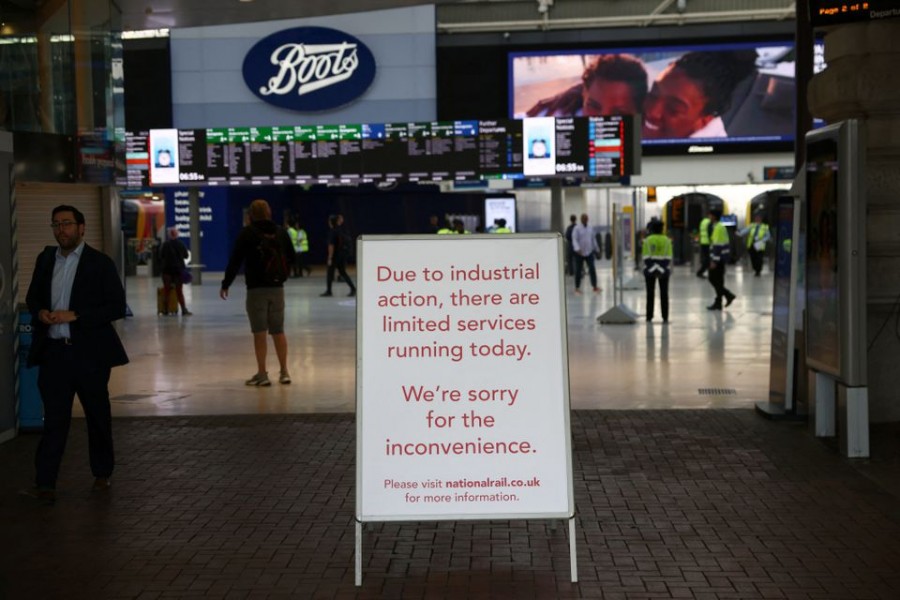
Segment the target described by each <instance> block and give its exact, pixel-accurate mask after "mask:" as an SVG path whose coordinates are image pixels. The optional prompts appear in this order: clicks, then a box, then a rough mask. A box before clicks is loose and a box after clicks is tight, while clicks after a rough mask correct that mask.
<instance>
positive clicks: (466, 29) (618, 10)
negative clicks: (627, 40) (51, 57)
mask: <svg viewBox="0 0 900 600" xmlns="http://www.w3.org/2000/svg"><path fill="white" fill-rule="evenodd" d="M7 1H8V0H7ZM18 1H19V2H22V1H28V0H18ZM116 4H117V5H118V6H119V7H120V8H121V10H122V24H123V28H124V29H157V28H178V27H197V26H202V25H224V24H229V23H246V22H252V21H268V20H277V19H292V18H305V17H316V16H322V15H333V14H342V13H351V12H359V11H366V10H378V9H385V8H396V7H407V6H416V5H424V4H435V5H436V7H437V11H436V12H437V23H436V28H437V31H438V32H439V33H476V32H498V31H499V32H504V31H541V30H543V31H548V30H559V29H583V28H599V27H649V26H657V25H687V24H698V23H723V22H745V21H763V20H764V21H772V20H786V19H788V20H789V19H793V18H794V16H795V12H796V2H791V1H789V0H436V1H433V2H421V1H419V0H301V1H295V2H288V1H285V0H252V1H249V2H247V1H242V0H116Z"/></svg>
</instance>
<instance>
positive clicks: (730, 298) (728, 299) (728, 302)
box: [725, 294, 737, 306]
mask: <svg viewBox="0 0 900 600" xmlns="http://www.w3.org/2000/svg"><path fill="white" fill-rule="evenodd" d="M735 298H737V296H735V295H734V294H732V295H730V296H727V297H726V298H725V306H731V303H732V302H734V299H735Z"/></svg>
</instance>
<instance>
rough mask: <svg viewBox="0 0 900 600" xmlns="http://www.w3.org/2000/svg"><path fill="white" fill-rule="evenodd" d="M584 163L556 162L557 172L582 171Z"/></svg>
mask: <svg viewBox="0 0 900 600" xmlns="http://www.w3.org/2000/svg"><path fill="white" fill-rule="evenodd" d="M584 171H585V168H584V165H582V164H580V163H576V162H564V163H556V172H557V173H584Z"/></svg>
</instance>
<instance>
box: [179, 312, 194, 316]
mask: <svg viewBox="0 0 900 600" xmlns="http://www.w3.org/2000/svg"><path fill="white" fill-rule="evenodd" d="M193 314H194V313H192V312H191V311H189V310H183V311H181V316H182V317H190V316H191V315H193Z"/></svg>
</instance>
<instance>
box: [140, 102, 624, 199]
mask: <svg viewBox="0 0 900 600" xmlns="http://www.w3.org/2000/svg"><path fill="white" fill-rule="evenodd" d="M530 121H531V119H525V120H524V121H523V120H520V119H499V120H468V121H425V122H403V123H363V124H338V125H288V126H274V127H221V128H209V129H151V130H150V131H137V132H126V134H125V147H126V161H125V163H126V165H125V166H126V173H125V177H124V178H123V182H124V184H126V185H127V186H128V187H132V188H144V187H147V186H149V185H172V184H178V183H181V184H194V185H263V184H273V183H274V184H284V183H294V184H298V185H307V184H312V183H322V184H342V185H345V184H346V185H352V184H357V183H378V182H388V183H391V182H395V181H410V182H431V181H455V182H459V181H476V180H479V179H521V178H523V177H525V176H526V175H528V174H530V173H535V172H538V171H540V172H544V171H546V172H547V173H549V175H547V176H548V177H560V178H567V179H571V180H573V181H577V180H578V179H588V180H590V181H596V182H599V181H603V182H611V183H616V182H622V181H623V180H624V179H626V178H627V177H628V176H629V175H631V174H634V173H639V172H640V159H641V154H640V137H639V135H637V133H636V129H639V124H637V123H636V122H635V120H634V118H632V117H630V116H617V115H613V116H608V117H565V118H559V119H556V120H555V122H554V119H552V118H550V119H538V121H541V122H542V123H543V125H542V127H541V128H539V129H538V128H534V127H532V126H531V124H530ZM523 128H526V129H527V130H528V134H529V136H530V137H529V143H528V144H526V143H525V141H524V139H523ZM526 146H528V149H527V152H528V153H531V157H530V158H528V157H526V156H525V155H526V150H525V147H526ZM542 146H543V147H542ZM551 150H552V153H551ZM535 165H538V166H539V167H540V168H537V167H536V166H535ZM564 185H565V184H564Z"/></svg>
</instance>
